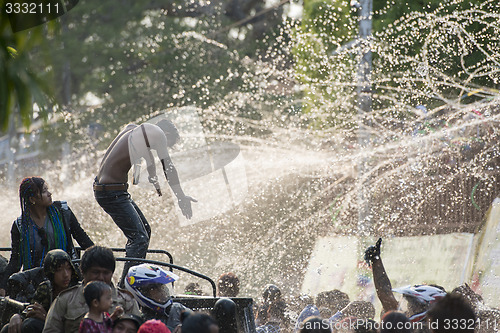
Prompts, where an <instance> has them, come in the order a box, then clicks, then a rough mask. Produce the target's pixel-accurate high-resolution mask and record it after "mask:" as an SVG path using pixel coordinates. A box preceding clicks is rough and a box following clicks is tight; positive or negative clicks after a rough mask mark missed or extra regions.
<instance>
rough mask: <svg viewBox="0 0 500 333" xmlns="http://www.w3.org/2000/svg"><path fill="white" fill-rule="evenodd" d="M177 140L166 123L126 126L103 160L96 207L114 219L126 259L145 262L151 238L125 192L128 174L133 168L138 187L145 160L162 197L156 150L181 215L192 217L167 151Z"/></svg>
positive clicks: (96, 184)
mask: <svg viewBox="0 0 500 333" xmlns="http://www.w3.org/2000/svg"><path fill="white" fill-rule="evenodd" d="M164 130H165V131H166V132H167V134H165V132H164ZM167 137H168V138H167ZM178 139H179V134H178V132H177V129H176V128H175V126H174V125H173V124H172V123H171V122H170V121H168V120H162V121H160V122H159V123H158V125H153V124H149V123H145V124H142V125H134V124H129V125H127V126H126V127H125V129H124V130H123V131H121V132H120V134H118V136H117V137H116V138H115V139H114V140H113V142H112V143H111V145H110V146H109V147H108V150H107V151H106V153H105V155H104V157H103V159H102V162H101V166H100V168H99V172H98V174H97V177H96V178H95V181H94V196H95V198H96V200H97V203H98V204H99V205H100V206H101V207H102V208H103V209H104V211H105V212H106V213H108V214H109V215H110V216H111V217H112V218H113V221H114V222H115V223H116V225H117V226H118V227H119V228H120V229H121V230H122V231H123V233H124V234H125V236H126V237H127V245H126V255H125V256H126V257H133V258H145V257H146V252H147V249H148V246H149V239H150V237H151V228H150V226H149V224H148V222H147V220H146V218H145V217H144V215H143V214H142V212H141V210H140V209H139V207H137V205H136V204H135V202H134V201H133V200H132V199H131V197H130V194H129V193H128V192H127V189H128V184H127V180H128V172H129V170H130V169H131V167H132V165H134V168H135V170H134V184H137V182H138V176H139V175H138V172H137V171H138V170H140V161H141V159H142V158H144V159H145V160H146V164H147V170H148V174H149V177H148V179H149V182H150V183H152V184H153V185H154V187H155V189H156V191H157V193H158V195H160V196H161V195H162V192H161V188H160V184H159V183H158V178H157V176H156V166H155V161H154V157H153V155H152V153H151V150H155V151H156V153H157V155H158V157H159V158H160V160H161V164H162V166H163V172H164V174H165V177H166V178H167V181H168V184H169V185H170V188H171V189H172V191H173V192H174V194H175V196H176V197H177V201H178V204H179V207H180V209H181V211H182V214H183V215H184V216H185V217H186V218H188V219H189V218H191V216H192V215H193V213H192V209H191V202H196V200H195V199H193V198H191V197H190V196H187V195H185V194H184V192H183V191H182V188H181V185H180V182H179V176H178V175H177V170H176V169H175V166H174V164H173V163H172V160H171V158H170V155H169V154H168V150H167V148H168V147H172V146H173V145H174V144H175V143H176V142H177V141H178ZM138 166H139V168H138ZM133 265H134V264H133V263H131V262H127V263H126V264H125V267H124V270H123V274H122V277H121V280H120V286H123V279H124V278H125V276H126V275H127V272H128V269H129V268H130V266H133Z"/></svg>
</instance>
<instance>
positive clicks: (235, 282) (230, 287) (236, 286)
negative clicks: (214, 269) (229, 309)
mask: <svg viewBox="0 0 500 333" xmlns="http://www.w3.org/2000/svg"><path fill="white" fill-rule="evenodd" d="M217 289H218V291H219V296H222V297H236V296H238V294H239V292H240V279H239V278H238V276H236V274H234V273H233V272H228V273H224V274H222V275H221V276H219V279H218V281H217Z"/></svg>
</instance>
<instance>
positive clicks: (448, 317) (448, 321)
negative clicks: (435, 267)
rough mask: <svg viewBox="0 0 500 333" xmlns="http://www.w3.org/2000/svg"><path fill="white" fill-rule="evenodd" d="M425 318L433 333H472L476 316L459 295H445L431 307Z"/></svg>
mask: <svg viewBox="0 0 500 333" xmlns="http://www.w3.org/2000/svg"><path fill="white" fill-rule="evenodd" d="M427 316H428V317H429V326H430V328H431V330H432V331H433V332H435V333H448V332H464V333H466V332H471V333H472V332H474V328H475V322H476V315H475V314H474V310H473V309H472V307H471V306H470V304H469V303H468V302H467V301H466V299H465V298H464V297H462V296H461V295H459V294H454V293H451V294H447V295H446V296H445V297H443V298H442V299H440V300H439V301H437V302H436V303H435V304H434V305H433V306H432V307H431V309H430V310H429V311H428V312H427ZM453 323H456V324H457V325H453Z"/></svg>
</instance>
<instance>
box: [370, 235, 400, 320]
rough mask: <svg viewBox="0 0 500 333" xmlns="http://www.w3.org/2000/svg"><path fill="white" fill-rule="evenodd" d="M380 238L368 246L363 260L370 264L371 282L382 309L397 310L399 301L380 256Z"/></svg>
mask: <svg viewBox="0 0 500 333" xmlns="http://www.w3.org/2000/svg"><path fill="white" fill-rule="evenodd" d="M381 244H382V238H379V239H378V241H377V243H376V244H375V245H374V246H370V247H369V248H367V249H366V251H365V260H366V262H367V263H368V264H369V265H370V266H371V268H372V273H373V283H374V284H375V290H376V291H377V296H378V298H379V300H380V303H382V306H383V308H384V311H385V312H387V311H391V310H397V309H398V307H399V303H398V301H397V300H396V298H395V297H394V294H393V293H392V285H391V280H389V277H388V276H387V272H386V271H385V268H384V264H383V263H382V258H381V257H380V245H381Z"/></svg>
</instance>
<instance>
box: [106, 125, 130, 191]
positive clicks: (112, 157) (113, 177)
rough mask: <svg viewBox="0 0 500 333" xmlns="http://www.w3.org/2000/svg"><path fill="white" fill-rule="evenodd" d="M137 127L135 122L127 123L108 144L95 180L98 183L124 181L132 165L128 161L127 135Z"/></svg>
mask: <svg viewBox="0 0 500 333" xmlns="http://www.w3.org/2000/svg"><path fill="white" fill-rule="evenodd" d="M135 128H137V125H135V124H129V125H127V127H125V129H124V130H123V131H121V132H120V134H118V136H117V137H116V138H115V139H114V140H113V142H112V143H111V145H109V147H108V149H107V150H106V154H105V155H104V157H103V159H102V162H101V166H100V168H99V173H98V174H97V182H98V183H99V184H118V183H126V182H127V180H128V172H129V170H130V168H131V167H132V164H131V162H130V153H129V147H128V137H129V135H130V133H131V132H132V130H134V129H135Z"/></svg>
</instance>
